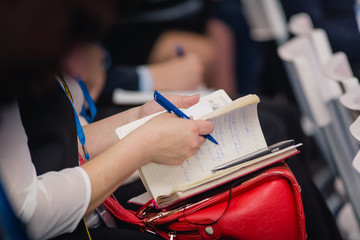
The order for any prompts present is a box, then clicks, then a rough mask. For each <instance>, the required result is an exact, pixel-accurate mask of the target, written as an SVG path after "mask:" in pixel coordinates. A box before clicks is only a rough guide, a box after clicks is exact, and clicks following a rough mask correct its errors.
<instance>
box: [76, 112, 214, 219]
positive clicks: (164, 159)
mask: <svg viewBox="0 0 360 240" xmlns="http://www.w3.org/2000/svg"><path fill="white" fill-rule="evenodd" d="M212 131H213V125H212V123H210V122H208V121H204V120H186V119H181V118H178V117H176V116H174V115H172V114H168V113H164V114H160V115H159V116H157V117H155V118H153V119H151V120H149V121H148V122H147V123H145V124H144V125H143V126H141V127H139V128H137V129H136V130H134V131H133V132H132V133H130V134H129V135H128V136H126V137H125V138H124V139H122V140H121V141H117V142H116V143H115V144H114V145H112V146H111V147H109V148H108V149H107V150H106V151H104V152H103V153H101V154H99V155H98V156H96V157H95V158H93V159H92V160H90V161H88V162H87V163H85V164H84V165H82V167H83V168H84V169H85V171H86V172H87V174H88V176H89V178H90V182H91V200H90V204H89V207H88V210H87V212H90V211H92V210H93V209H94V208H95V207H97V206H98V205H99V204H100V203H102V202H103V201H104V200H105V199H106V197H107V196H109V195H110V194H111V193H112V192H114V191H115V190H116V189H117V188H118V187H119V186H120V185H121V183H122V182H124V181H125V180H126V179H127V178H128V177H129V176H130V175H131V174H132V173H133V172H134V171H135V170H137V169H138V168H139V167H140V166H142V165H144V164H146V163H149V162H156V163H160V164H167V165H179V164H181V163H182V162H183V161H184V160H185V159H186V158H188V157H190V156H192V155H194V154H195V153H197V152H198V151H199V149H200V146H201V145H202V144H203V143H204V142H205V138H204V137H203V136H201V135H205V134H209V133H211V132H212Z"/></svg>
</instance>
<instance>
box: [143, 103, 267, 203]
mask: <svg viewBox="0 0 360 240" xmlns="http://www.w3.org/2000/svg"><path fill="white" fill-rule="evenodd" d="M209 121H211V122H213V124H214V132H213V133H212V134H211V135H212V136H213V137H214V138H215V139H216V140H217V141H218V142H219V145H215V144H214V143H212V142H210V141H206V142H205V143H204V145H203V146H202V147H201V149H200V152H199V153H198V154H196V155H195V156H193V157H191V158H189V159H187V160H185V162H184V163H183V164H182V165H181V166H166V165H160V164H156V163H150V164H147V165H145V166H143V167H142V168H141V172H142V174H143V176H144V177H145V178H146V180H147V184H148V186H150V190H151V193H152V194H153V196H154V198H157V196H159V195H167V194H170V193H171V192H172V191H173V189H174V188H179V187H181V186H182V185H188V184H189V183H192V182H196V181H198V180H200V179H202V178H205V177H207V176H209V175H211V174H212V173H211V169H212V168H214V167H215V166H218V165H220V164H222V163H225V162H227V161H230V160H232V159H234V158H238V157H241V156H244V155H246V154H248V153H251V152H253V151H255V150H258V149H260V148H264V147H266V146H267V145H266V142H265V138H264V136H263V133H262V130H261V127H260V123H259V119H258V116H257V104H256V103H254V104H250V105H247V106H245V107H243V108H238V109H235V110H233V111H231V112H228V113H227V114H224V115H221V116H218V117H215V118H212V119H210V120H209Z"/></svg>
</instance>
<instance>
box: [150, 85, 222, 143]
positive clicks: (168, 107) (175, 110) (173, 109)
mask: <svg viewBox="0 0 360 240" xmlns="http://www.w3.org/2000/svg"><path fill="white" fill-rule="evenodd" d="M154 99H155V101H156V102H157V103H159V104H160V105H161V106H162V107H163V108H165V110H166V111H168V112H169V113H171V112H173V113H175V114H176V115H177V116H178V117H181V118H184V119H190V118H189V117H188V116H186V114H185V113H183V112H182V111H181V110H180V109H178V108H177V107H176V106H175V105H174V104H172V103H171V102H170V101H169V100H167V99H166V98H165V97H164V96H163V95H161V94H160V93H159V92H158V91H156V90H155V92H154ZM204 137H205V138H207V139H209V140H210V141H212V142H213V143H215V144H218V142H217V141H216V140H215V139H214V138H213V137H212V136H211V135H210V134H206V135H204Z"/></svg>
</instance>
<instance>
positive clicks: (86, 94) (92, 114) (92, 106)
mask: <svg viewBox="0 0 360 240" xmlns="http://www.w3.org/2000/svg"><path fill="white" fill-rule="evenodd" d="M77 80H78V83H79V85H80V87H81V90H82V92H83V94H84V97H85V101H86V102H87V104H88V107H89V110H90V115H88V114H87V112H86V109H85V105H83V107H82V109H81V113H80V114H81V116H83V117H84V118H85V119H86V120H87V121H88V122H89V123H92V122H93V121H94V118H95V115H96V113H97V109H96V105H95V103H94V100H93V99H92V98H91V96H90V93H89V90H88V88H87V87H86V85H85V83H84V82H83V80H81V78H78V79H77Z"/></svg>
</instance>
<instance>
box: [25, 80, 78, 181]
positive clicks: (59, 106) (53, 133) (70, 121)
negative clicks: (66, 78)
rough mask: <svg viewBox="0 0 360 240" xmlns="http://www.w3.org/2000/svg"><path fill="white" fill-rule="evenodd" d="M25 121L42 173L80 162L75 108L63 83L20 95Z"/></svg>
mask: <svg viewBox="0 0 360 240" xmlns="http://www.w3.org/2000/svg"><path fill="white" fill-rule="evenodd" d="M19 108H20V114H21V119H22V123H23V125H24V128H25V131H26V135H27V137H28V145H29V148H30V153H31V158H32V161H33V163H34V165H35V168H36V172H37V174H38V175H40V174H43V173H46V172H49V171H60V170H62V169H64V168H68V167H74V166H77V165H78V148H77V133H76V122H75V117H74V112H73V108H72V106H71V104H70V102H69V100H68V99H67V97H66V95H65V93H64V92H63V90H62V89H61V88H60V86H55V88H53V89H49V91H47V93H45V94H44V95H42V96H33V95H31V94H30V93H29V94H27V96H24V97H23V98H21V99H19Z"/></svg>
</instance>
